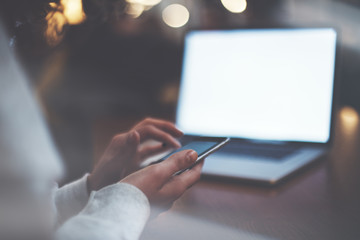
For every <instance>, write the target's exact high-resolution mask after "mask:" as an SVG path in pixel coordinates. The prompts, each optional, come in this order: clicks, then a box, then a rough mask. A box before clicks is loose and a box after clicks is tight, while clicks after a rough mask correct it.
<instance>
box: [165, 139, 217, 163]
mask: <svg viewBox="0 0 360 240" xmlns="http://www.w3.org/2000/svg"><path fill="white" fill-rule="evenodd" d="M218 144H219V142H218V141H194V142H190V143H188V144H186V145H185V146H183V147H181V148H179V149H177V150H175V151H173V152H171V153H170V154H168V155H166V156H165V157H163V158H161V159H160V161H163V160H165V159H167V158H168V157H170V156H171V155H173V154H174V153H177V152H180V151H183V150H188V149H192V150H194V151H195V152H196V153H197V154H198V156H199V157H200V156H201V155H202V154H204V153H206V152H207V151H208V150H210V149H211V148H213V147H215V146H217V145H218Z"/></svg>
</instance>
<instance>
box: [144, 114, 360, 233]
mask: <svg viewBox="0 0 360 240" xmlns="http://www.w3.org/2000/svg"><path fill="white" fill-rule="evenodd" d="M359 126H360V125H359V117H358V115H357V113H356V112H353V111H352V110H351V109H349V108H343V109H342V110H341V111H339V112H338V114H337V122H336V130H335V139H334V147H333V149H332V150H331V152H330V153H329V154H328V155H327V156H326V157H324V158H323V159H320V160H319V161H318V162H316V163H314V164H313V165H311V166H310V167H308V168H307V169H305V170H304V171H301V172H299V173H298V174H296V175H295V176H293V177H291V178H290V179H288V180H287V181H286V182H284V183H282V184H281V185H278V186H275V187H261V186H254V185H252V184H250V183H244V182H234V181H225V180H223V181H221V180H209V179H203V180H201V181H200V182H199V183H197V184H196V185H195V186H194V187H193V188H192V189H190V190H189V191H188V192H187V193H186V194H184V195H183V196H182V197H181V198H180V199H179V200H178V201H177V202H176V203H175V205H174V206H173V208H172V209H171V210H170V211H168V212H166V213H164V214H162V215H160V216H159V217H158V218H156V219H154V220H152V221H150V222H149V223H148V225H147V226H146V228H145V231H144V233H143V235H142V239H224V240H225V239H226V240H227V239H306V240H310V239H317V240H318V239H327V240H329V239H360V127H359Z"/></svg>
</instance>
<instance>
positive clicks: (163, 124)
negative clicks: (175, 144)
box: [144, 118, 184, 138]
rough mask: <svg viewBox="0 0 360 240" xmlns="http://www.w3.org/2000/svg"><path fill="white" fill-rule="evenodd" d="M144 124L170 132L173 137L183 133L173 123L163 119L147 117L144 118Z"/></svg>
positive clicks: (180, 135)
mask: <svg viewBox="0 0 360 240" xmlns="http://www.w3.org/2000/svg"><path fill="white" fill-rule="evenodd" d="M144 124H147V125H154V126H155V127H157V128H159V129H161V130H163V131H165V132H167V133H169V134H171V135H172V136H173V137H175V138H179V137H182V136H183V135H184V133H183V132H182V131H180V130H179V129H177V128H176V126H175V124H173V123H171V122H168V121H165V120H160V119H154V118H147V119H145V120H144Z"/></svg>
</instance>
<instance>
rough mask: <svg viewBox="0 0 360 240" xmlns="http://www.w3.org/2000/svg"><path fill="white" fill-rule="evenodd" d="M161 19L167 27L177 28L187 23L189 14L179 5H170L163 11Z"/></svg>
mask: <svg viewBox="0 0 360 240" xmlns="http://www.w3.org/2000/svg"><path fill="white" fill-rule="evenodd" d="M162 17H163V20H164V22H165V23H166V24H167V25H168V26H170V27H173V28H179V27H182V26H184V25H185V24H186V23H187V22H188V21H189V17H190V13H189V11H188V10H187V8H186V7H185V6H183V5H181V4H171V5H169V6H167V7H166V8H165V9H164V10H163V13H162Z"/></svg>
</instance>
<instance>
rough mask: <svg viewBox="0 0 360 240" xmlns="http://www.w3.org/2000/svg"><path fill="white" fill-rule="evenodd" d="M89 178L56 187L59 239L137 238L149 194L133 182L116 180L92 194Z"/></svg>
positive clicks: (147, 209)
mask: <svg viewBox="0 0 360 240" xmlns="http://www.w3.org/2000/svg"><path fill="white" fill-rule="evenodd" d="M86 179H87V175H85V176H84V177H83V178H81V179H79V180H77V181H75V182H73V183H70V184H68V185H65V186H64V187H62V188H60V189H57V190H56V191H55V195H54V203H55V207H56V212H57V214H56V215H57V222H58V226H59V228H58V230H57V232H56V239H58V240H63V239H64V240H65V239H77V240H81V239H86V240H95V239H99V240H100V239H107V240H113V239H114V240H115V239H138V238H139V236H140V234H141V232H142V230H143V228H144V226H145V223H146V221H147V219H148V217H149V213H150V205H149V201H148V199H147V198H146V196H145V195H144V194H143V193H142V192H141V191H140V190H139V189H138V188H136V187H134V186H132V185H130V184H125V183H117V184H113V185H110V186H107V187H105V188H103V189H101V190H99V191H93V192H92V193H91V194H90V197H89V196H88V193H87V189H86Z"/></svg>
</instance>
